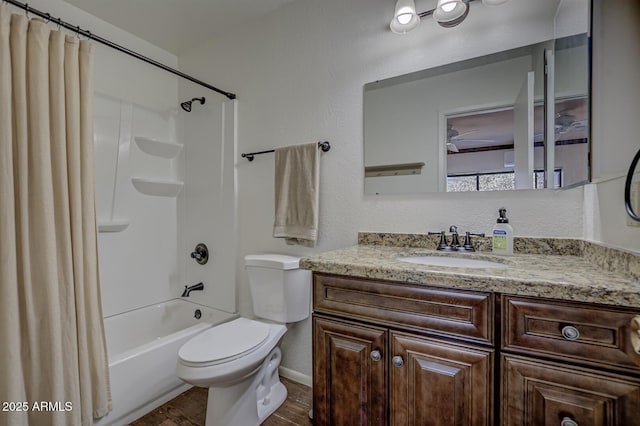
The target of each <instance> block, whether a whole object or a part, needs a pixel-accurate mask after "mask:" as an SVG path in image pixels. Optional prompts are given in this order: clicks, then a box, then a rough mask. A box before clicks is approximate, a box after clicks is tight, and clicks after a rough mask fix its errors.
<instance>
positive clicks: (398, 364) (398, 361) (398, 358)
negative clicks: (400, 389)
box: [391, 355, 404, 368]
mask: <svg viewBox="0 0 640 426" xmlns="http://www.w3.org/2000/svg"><path fill="white" fill-rule="evenodd" d="M391 362H392V363H393V365H394V367H398V368H399V367H402V366H403V365H404V360H403V359H402V357H401V356H400V355H396V356H394V357H393V358H391Z"/></svg>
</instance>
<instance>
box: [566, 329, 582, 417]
mask: <svg viewBox="0 0 640 426" xmlns="http://www.w3.org/2000/svg"><path fill="white" fill-rule="evenodd" d="M562 337H564V338H565V339H567V340H578V339H579V338H580V332H579V331H578V329H577V328H575V327H574V326H572V325H565V326H564V327H562ZM562 426H564V425H562Z"/></svg>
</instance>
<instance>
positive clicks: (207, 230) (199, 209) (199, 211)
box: [174, 81, 237, 312]
mask: <svg viewBox="0 0 640 426" xmlns="http://www.w3.org/2000/svg"><path fill="white" fill-rule="evenodd" d="M201 96H205V99H206V101H205V104H204V105H200V104H199V103H193V105H192V109H191V112H190V113H182V117H183V119H184V120H183V122H182V124H183V130H182V131H181V132H180V133H181V134H182V135H184V141H185V150H184V154H185V162H184V166H185V168H184V170H183V172H182V173H181V175H182V176H183V177H184V181H185V188H184V191H183V192H182V193H181V194H180V197H179V200H178V201H179V212H178V214H179V220H178V224H179V225H178V226H179V228H178V229H179V235H180V242H179V247H180V250H179V255H178V258H179V259H180V263H181V267H182V268H183V273H181V274H180V276H181V277H183V281H184V282H182V283H181V284H182V285H193V284H196V283H198V282H202V283H203V284H204V290H203V291H195V292H192V293H191V295H190V296H189V297H190V300H191V301H193V302H196V303H200V304H203V305H207V306H211V307H213V308H216V309H220V310H223V311H227V312H236V292H235V289H236V286H235V282H236V268H235V264H236V251H237V244H236V241H237V226H236V223H237V221H236V217H237V213H236V211H237V201H236V200H237V194H236V168H235V159H236V150H235V149H236V139H235V132H236V130H235V127H236V121H235V120H236V102H235V101H230V100H228V99H226V98H224V97H223V96H221V95H218V94H215V93H213V92H211V91H209V90H207V89H204V88H202V87H200V86H196V85H195V84H192V83H189V82H186V81H185V82H181V84H180V99H192V98H194V97H201ZM198 243H204V244H206V245H207V248H208V249H209V261H208V262H207V263H206V264H205V265H200V264H198V263H196V262H195V261H194V260H193V259H191V258H190V256H189V255H190V253H191V252H192V251H193V250H194V248H195V246H196V244H198ZM180 287H181V286H178V287H177V288H175V289H174V291H175V294H176V295H179V294H180V292H181V290H182V289H181V288H180Z"/></svg>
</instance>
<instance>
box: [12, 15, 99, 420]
mask: <svg viewBox="0 0 640 426" xmlns="http://www.w3.org/2000/svg"><path fill="white" fill-rule="evenodd" d="M92 61H93V46H92V45H91V44H90V43H88V42H86V41H80V40H78V38H77V37H75V36H74V35H65V34H64V33H62V32H59V31H51V30H50V29H49V28H48V26H47V25H46V24H45V23H44V22H42V21H39V20H36V19H32V20H31V21H29V20H28V19H27V18H26V17H25V16H22V15H12V14H11V13H10V12H9V7H8V6H5V5H0V404H2V407H0V426H4V425H20V426H23V425H29V426H37V425H46V426H49V425H52V426H53V425H81V424H82V425H90V424H92V418H93V417H101V416H104V415H105V414H106V413H107V412H108V411H109V410H110V408H111V395H110V391H109V376H108V365H107V354H106V345H105V338H104V326H103V322H102V307H101V301H100V289H99V281H98V261H97V247H96V219H95V207H94V206H95V204H94V171H93V161H94V159H93V124H92V120H93V111H92V98H93V81H92V74H93V71H92Z"/></svg>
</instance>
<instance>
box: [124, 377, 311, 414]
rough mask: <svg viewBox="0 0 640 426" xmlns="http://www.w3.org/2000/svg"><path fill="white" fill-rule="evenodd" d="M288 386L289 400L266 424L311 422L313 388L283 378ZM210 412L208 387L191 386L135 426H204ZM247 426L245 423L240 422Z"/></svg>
mask: <svg viewBox="0 0 640 426" xmlns="http://www.w3.org/2000/svg"><path fill="white" fill-rule="evenodd" d="M281 380H282V383H283V384H284V385H285V387H286V388H287V393H288V394H287V400H286V401H285V402H284V404H282V405H281V406H280V408H278V409H277V410H276V412H275V413H273V414H272V415H271V416H270V417H269V418H267V420H265V422H264V423H262V424H263V426H291V425H298V426H302V425H311V424H312V422H311V420H309V416H308V414H309V410H310V409H311V399H312V395H311V388H310V387H308V386H305V385H301V384H300V383H296V382H293V381H291V380H287V379H285V378H281ZM206 411H207V389H204V388H196V387H194V388H191V389H189V390H188V391H186V392H185V393H183V394H181V395H178V396H177V397H176V398H174V399H172V400H171V401H169V402H167V403H166V404H164V405H162V406H161V407H158V408H156V409H155V410H153V411H152V412H150V413H148V414H146V415H144V416H143V417H141V418H139V419H138V420H136V421H134V422H133V423H131V426H204V419H205V415H206ZM238 426H243V425H238Z"/></svg>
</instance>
